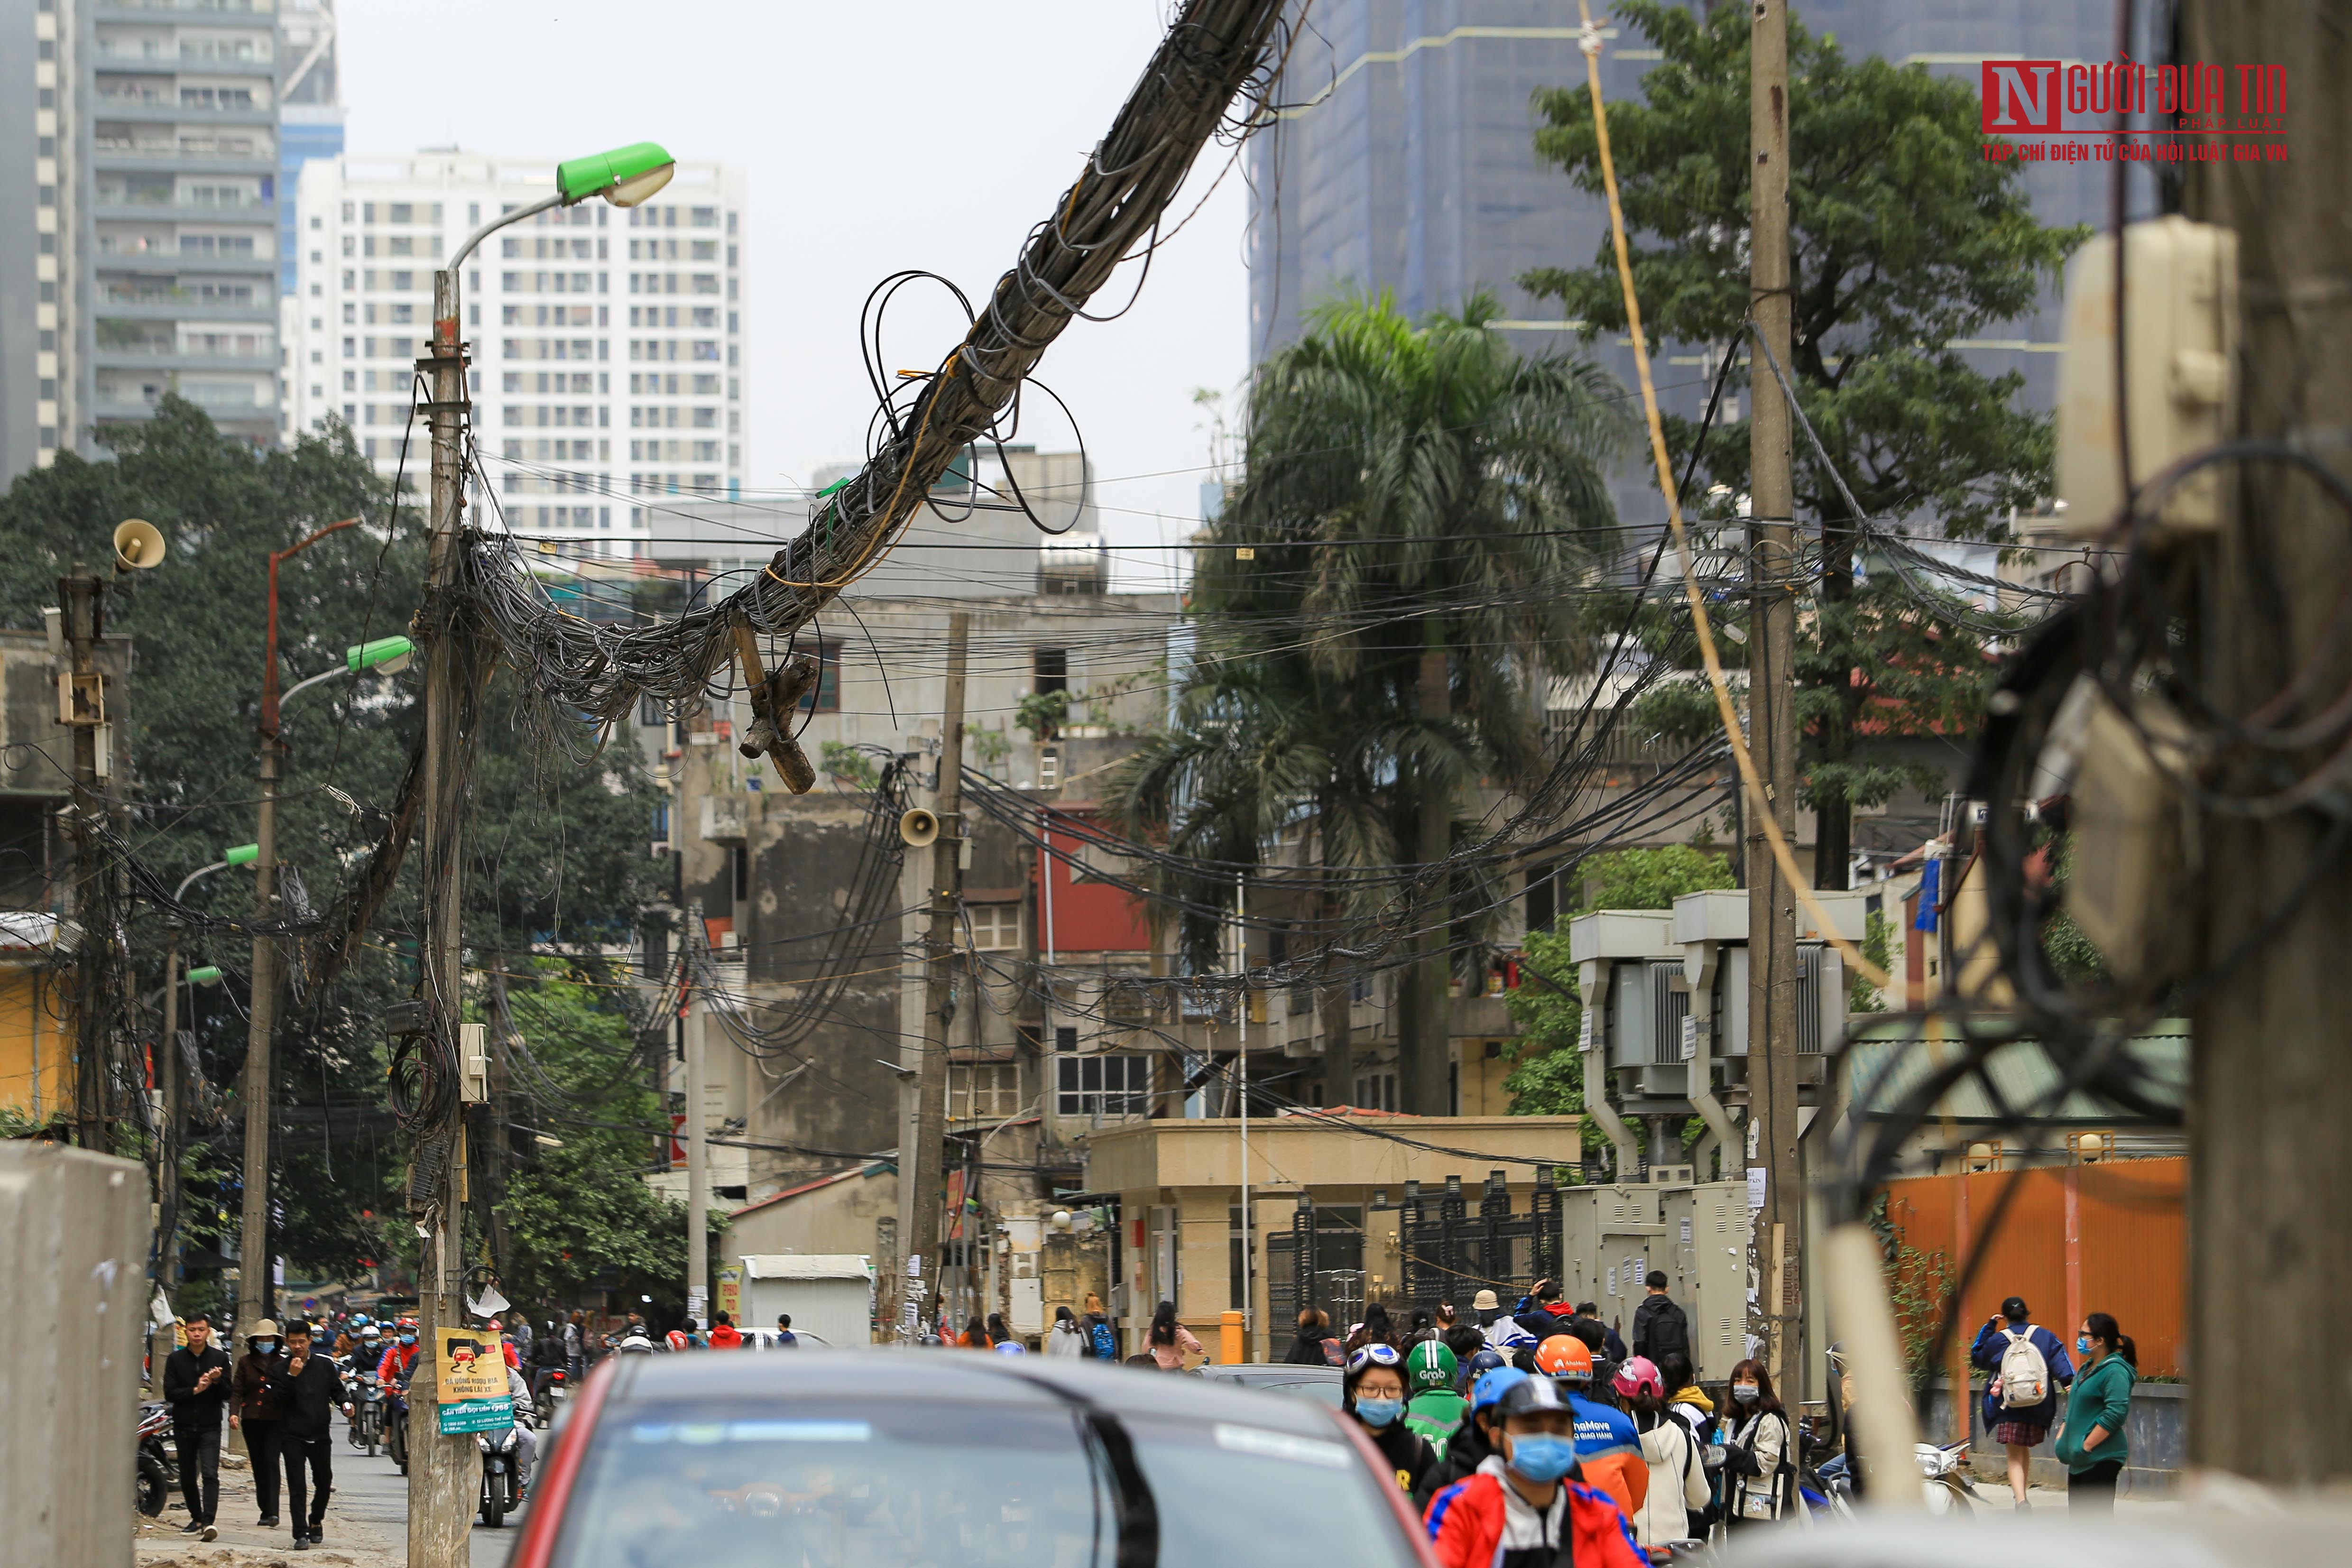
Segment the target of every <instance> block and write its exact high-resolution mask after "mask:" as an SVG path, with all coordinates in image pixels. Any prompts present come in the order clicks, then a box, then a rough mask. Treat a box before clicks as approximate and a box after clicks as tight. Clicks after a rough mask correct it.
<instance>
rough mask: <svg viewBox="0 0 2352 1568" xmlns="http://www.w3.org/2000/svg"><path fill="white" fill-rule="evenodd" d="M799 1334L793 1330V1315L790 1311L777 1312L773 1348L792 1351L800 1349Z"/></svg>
mask: <svg viewBox="0 0 2352 1568" xmlns="http://www.w3.org/2000/svg"><path fill="white" fill-rule="evenodd" d="M800 1346H801V1337H800V1335H798V1334H796V1333H794V1332H793V1315H792V1314H791V1313H790V1312H778V1313H777V1314H776V1339H775V1348H776V1349H778V1350H780V1351H793V1350H798V1349H800Z"/></svg>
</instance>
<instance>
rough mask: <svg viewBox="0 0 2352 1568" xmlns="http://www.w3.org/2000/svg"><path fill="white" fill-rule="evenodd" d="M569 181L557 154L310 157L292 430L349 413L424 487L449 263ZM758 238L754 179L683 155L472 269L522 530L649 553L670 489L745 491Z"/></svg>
mask: <svg viewBox="0 0 2352 1568" xmlns="http://www.w3.org/2000/svg"><path fill="white" fill-rule="evenodd" d="M554 182H555V164H554V162H553V161H552V160H545V159H539V160H534V159H515V158H494V157H488V156H484V155H481V154H478V153H464V152H453V151H442V152H431V153H418V154H415V156H412V157H406V158H359V157H352V156H348V155H347V156H344V157H340V158H331V159H324V160H319V161H314V162H312V163H308V164H306V165H305V166H304V167H303V170H302V175H301V183H300V185H299V190H298V193H297V196H296V224H297V229H296V240H297V251H298V255H297V258H296V267H295V291H294V293H293V294H292V295H291V296H289V299H288V300H287V325H286V331H287V343H288V349H289V353H288V358H287V365H286V405H287V422H286V428H287V431H288V432H289V434H290V433H291V432H294V431H298V430H305V431H309V430H323V429H326V428H327V427H328V425H329V423H330V422H331V421H333V420H338V419H340V420H341V421H342V422H343V423H344V424H346V425H348V426H351V428H352V433H353V435H354V436H355V437H357V439H358V440H359V442H360V445H361V448H362V451H364V452H365V453H366V454H367V456H368V457H369V458H371V459H372V460H373V462H374V463H375V465H376V468H377V469H378V470H379V471H380V472H382V473H383V474H385V475H387V476H389V475H391V474H393V473H394V471H395V469H398V468H401V467H402V466H403V464H405V468H406V472H407V474H408V476H409V477H410V479H411V480H412V481H413V482H416V483H419V484H421V483H422V476H423V474H424V472H425V451H424V439H425V435H424V431H425V426H424V422H423V420H422V419H420V418H417V417H416V416H415V406H414V405H415V390H414V389H415V360H416V357H417V355H418V354H419V353H422V352H423V350H424V346H425V336H426V333H427V332H428V331H429V330H430V321H429V318H430V316H431V313H432V302H433V272H434V268H435V267H436V263H437V262H438V261H439V259H440V258H442V257H444V256H446V254H448V252H449V251H450V250H451V249H453V248H454V247H456V246H457V245H458V244H459V243H461V242H462V241H463V240H464V238H465V237H466V236H467V234H468V233H470V232H471V231H472V230H474V229H475V228H477V227H478V226H480V225H481V224H482V222H483V221H484V220H485V219H486V218H488V217H489V216H492V215H494V214H496V213H499V212H501V211H510V210H512V209H513V208H515V207H519V206H522V205H526V204H527V203H530V202H532V201H536V200H538V199H539V198H540V197H541V196H544V195H546V194H547V193H548V192H549V191H551V190H552V189H553V188H554ZM744 241H745V236H744V225H743V179H742V174H741V172H740V170H737V169H733V168H729V167H725V166H722V165H719V164H716V163H680V164H678V166H677V175H676V176H675V178H673V179H672V181H671V182H670V184H669V185H668V187H667V189H665V190H664V191H662V192H661V193H660V194H659V195H656V197H654V199H653V200H651V201H649V202H647V203H646V205H643V206H639V207H633V208H626V209H624V208H618V207H614V206H609V205H606V204H604V203H603V202H593V201H592V202H585V203H583V204H581V205H578V206H574V207H570V208H562V209H558V210H556V211H553V212H546V213H541V214H540V215H538V216H536V217H534V218H530V219H528V220H526V221H524V222H522V223H520V224H518V225H516V226H514V227H512V228H509V229H506V230H504V231H502V232H500V233H499V234H498V235H495V236H493V237H491V238H490V239H489V240H488V242H487V243H486V244H485V245H484V246H483V247H482V248H481V249H480V250H479V251H477V252H476V253H475V255H474V256H473V258H471V259H470V260H469V261H468V262H467V266H466V268H465V276H464V278H463V279H461V280H460V281H461V284H462V287H463V291H464V302H465V312H466V316H465V323H464V324H465V331H466V335H467V340H468V341H469V342H471V344H472V347H473V356H474V366H473V372H472V375H473V392H474V398H475V403H474V416H475V428H476V430H477V432H478V438H479V443H480V451H481V455H482V459H483V462H484V465H485V468H487V469H488V478H489V479H490V483H491V496H490V497H489V498H486V499H488V500H493V501H494V503H495V511H496V512H498V513H501V514H503V515H504V517H505V519H506V521H507V523H508V525H509V527H510V528H512V529H513V530H514V531H515V532H517V533H520V534H525V535H530V536H533V537H544V538H552V539H558V540H562V541H564V542H567V543H568V544H571V545H572V546H574V547H575V552H578V550H577V547H578V546H580V545H583V544H588V545H592V546H593V552H594V553H596V554H599V555H607V556H622V557H626V556H631V555H640V554H645V553H646V545H645V542H646V540H647V539H649V538H650V536H651V534H652V531H653V528H654V515H653V511H652V508H653V507H655V506H656V505H659V504H661V502H660V500H659V498H662V497H667V496H681V495H690V496H702V497H719V498H730V497H735V496H740V493H741V490H742V484H743V401H744V380H745V371H744V365H743V363H742V342H743V321H744V317H743V312H744V310H745V308H746V307H745V301H744V299H743V282H742V279H743V246H744Z"/></svg>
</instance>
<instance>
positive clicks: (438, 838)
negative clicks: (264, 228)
mask: <svg viewBox="0 0 2352 1568" xmlns="http://www.w3.org/2000/svg"><path fill="white" fill-rule="evenodd" d="M429 348H430V353H428V354H427V355H426V357H425V359H424V360H422V361H421V362H419V363H418V367H417V368H418V369H419V370H421V371H422V372H424V374H425V381H426V384H427V385H428V386H429V387H430V389H431V392H432V401H431V402H430V403H429V404H427V405H425V421H426V424H427V426H428V428H429V429H430V431H431V433H432V444H433V490H432V501H431V505H432V514H431V518H430V521H429V524H428V529H429V531H428V533H427V535H426V540H427V543H426V557H425V593H426V606H427V626H426V629H427V633H428V637H427V641H426V643H425V647H426V651H427V658H428V663H427V665H426V674H425V787H424V795H425V811H424V816H425V823H424V833H425V860H424V867H423V878H424V882H425V933H424V934H425V941H424V943H423V946H422V950H421V952H420V954H419V956H420V958H421V960H422V967H423V970H424V978H425V987H424V990H425V1004H426V1017H427V1028H428V1029H429V1030H430V1039H429V1040H428V1042H427V1048H428V1049H431V1050H434V1051H436V1052H437V1053H439V1054H440V1056H441V1057H442V1058H443V1059H444V1060H445V1061H446V1062H447V1063H448V1064H449V1070H450V1075H451V1076H452V1077H456V1076H457V1074H458V1072H459V1071H460V1070H461V1069H460V1067H459V1064H458V1062H457V1057H458V1054H459V1052H460V1050H461V1048H462V1047H461V1046H460V1043H459V1041H460V1037H459V1029H458V1023H459V1003H460V999H461V998H462V996H463V995H464V986H465V969H464V965H463V961H462V954H461V952H460V948H459V924H458V917H459V909H460V894H461V891H462V880H461V879H462V878H463V875H464V871H465V857H464V855H463V854H462V853H461V852H460V844H461V841H462V837H463V832H464V826H465V812H464V782H463V780H462V778H461V776H460V770H459V768H458V765H457V763H458V752H459V748H460V746H461V744H462V740H463V738H462V736H461V734H460V732H459V709H460V707H461V705H462V703H463V702H464V700H465V699H466V697H467V695H469V693H467V692H466V691H465V690H464V689H463V688H464V686H466V685H467V684H470V682H471V680H472V676H471V674H470V669H471V664H472V660H471V659H470V658H469V657H468V656H467V649H466V648H465V647H464V644H463V638H462V634H461V633H459V632H458V631H457V628H456V627H455V626H453V625H452V624H451V623H450V622H449V621H447V620H446V619H445V618H439V617H435V616H432V610H433V608H434V607H435V605H436V600H437V599H438V598H439V596H440V595H443V594H445V593H446V592H447V590H448V586H449V583H450V580H451V578H452V577H453V575H454V574H455V568H456V564H457V531H458V529H459V528H460V527H461V526H462V524H463V521H464V517H465V505H466V491H465V485H466V474H465V459H464V448H463V443H464V437H465V427H466V415H467V393H466V348H465V343H464V341H463V335H462V333H461V331H460V329H459V326H458V321H457V270H456V268H454V267H450V268H442V269H440V270H439V271H436V272H435V273H434V275H433V336H432V339H431V341H430V344H429ZM436 1149H439V1150H442V1151H445V1152H446V1167H445V1170H446V1173H445V1174H443V1175H441V1176H440V1177H439V1179H438V1180H437V1181H436V1180H433V1179H432V1178H430V1177H428V1178H427V1181H428V1184H429V1185H430V1187H431V1189H432V1190H431V1191H430V1192H429V1193H428V1194H426V1203H425V1212H426V1217H427V1220H428V1223H429V1226H430V1230H431V1236H430V1239H429V1240H428V1242H427V1244H426V1246H425V1253H424V1257H423V1258H422V1259H420V1262H419V1267H418V1268H417V1278H416V1291H417V1296H418V1301H417V1341H418V1346H417V1348H418V1350H419V1352H421V1353H420V1354H419V1355H418V1356H417V1358H416V1364H415V1375H414V1376H413V1378H412V1379H411V1384H410V1390H409V1409H410V1410H411V1411H413V1412H414V1413H415V1415H414V1416H413V1418H412V1419H411V1420H410V1422H409V1424H408V1450H409V1473H408V1568H462V1565H463V1564H464V1563H465V1562H466V1557H467V1551H468V1550H469V1548H468V1544H467V1542H468V1537H469V1534H470V1526H471V1521H472V1515H473V1511H474V1502H475V1499H476V1496H477V1494H478V1491H479V1489H480V1485H481V1453H480V1450H479V1449H478V1447H476V1445H475V1441H474V1438H473V1437H472V1436H470V1435H467V1434H459V1435H457V1436H442V1434H441V1431H440V1425H439V1422H438V1420H437V1418H436V1417H437V1408H436V1407H437V1405H438V1400H437V1398H436V1393H435V1391H436V1388H437V1387H438V1384H439V1381H440V1365H439V1344H438V1341H437V1339H436V1333H435V1331H436V1330H438V1329H442V1328H456V1327H458V1326H460V1325H461V1323H462V1322H463V1319H462V1318H461V1317H460V1316H459V1310H460V1308H461V1307H462V1305H463V1298H462V1295H461V1289H462V1286H463V1283H464V1272H463V1270H464V1261H463V1258H462V1257H461V1256H460V1248H461V1247H462V1246H463V1243H464V1226H463V1224H462V1215H463V1211H462V1208H461V1206H460V1205H461V1203H462V1195H461V1194H462V1191H463V1189H462V1186H461V1183H462V1182H463V1180H464V1174H463V1173H464V1169H465V1119H464V1107H463V1105H462V1103H461V1102H460V1101H459V1099H458V1097H457V1092H456V1089H455V1086H454V1085H452V1086H451V1087H450V1089H449V1090H448V1092H447V1094H446V1109H444V1110H443V1111H442V1114H441V1117H440V1123H439V1125H438V1126H434V1127H427V1128H424V1129H421V1130H420V1131H419V1133H418V1136H417V1138H416V1140H415V1151H416V1153H417V1156H418V1158H419V1159H420V1161H422V1160H425V1159H429V1158H430V1154H429V1153H428V1151H433V1150H436ZM411 1201H412V1203H413V1202H414V1201H415V1193H414V1192H413V1191H412V1194H411Z"/></svg>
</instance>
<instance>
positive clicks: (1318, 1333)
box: [1282, 1307, 1348, 1366]
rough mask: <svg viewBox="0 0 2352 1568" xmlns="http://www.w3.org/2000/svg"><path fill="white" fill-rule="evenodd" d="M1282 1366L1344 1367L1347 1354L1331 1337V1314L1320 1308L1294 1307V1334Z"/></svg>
mask: <svg viewBox="0 0 2352 1568" xmlns="http://www.w3.org/2000/svg"><path fill="white" fill-rule="evenodd" d="M1282 1360H1283V1364H1284V1365H1286V1366H1344V1365H1345V1364H1347V1360H1348V1357H1347V1353H1346V1352H1344V1351H1342V1350H1340V1348H1339V1341H1338V1340H1336V1339H1334V1338H1332V1337H1331V1314H1330V1313H1328V1312H1327V1311H1325V1310H1322V1309H1321V1308H1320V1307H1301V1308H1299V1309H1298V1336H1297V1338H1296V1339H1294V1340H1292V1341H1291V1342H1290V1353H1289V1354H1288V1355H1286V1356H1284V1357H1283V1358H1282Z"/></svg>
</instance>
